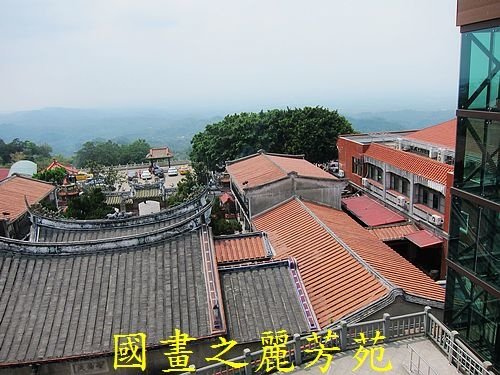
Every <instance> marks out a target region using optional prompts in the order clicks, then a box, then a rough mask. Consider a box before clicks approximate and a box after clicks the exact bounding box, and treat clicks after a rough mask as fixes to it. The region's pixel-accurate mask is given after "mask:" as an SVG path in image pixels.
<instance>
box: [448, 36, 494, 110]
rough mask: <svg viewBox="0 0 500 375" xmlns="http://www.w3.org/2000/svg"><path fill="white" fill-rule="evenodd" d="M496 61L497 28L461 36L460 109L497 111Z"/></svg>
mask: <svg viewBox="0 0 500 375" xmlns="http://www.w3.org/2000/svg"><path fill="white" fill-rule="evenodd" d="M498 60H500V29H499V28H491V29H483V30H478V31H473V32H468V33H463V34H462V56H461V66H460V85H459V95H458V101H459V103H458V105H459V108H461V109H475V110H483V111H500V95H499V87H500V71H499V70H498V66H497V64H498V63H497V61H498Z"/></svg>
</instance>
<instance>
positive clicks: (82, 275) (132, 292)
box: [0, 226, 225, 367]
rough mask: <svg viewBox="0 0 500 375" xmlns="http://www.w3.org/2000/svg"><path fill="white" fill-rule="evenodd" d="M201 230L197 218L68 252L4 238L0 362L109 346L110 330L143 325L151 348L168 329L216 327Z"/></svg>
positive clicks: (204, 331)
mask: <svg viewBox="0 0 500 375" xmlns="http://www.w3.org/2000/svg"><path fill="white" fill-rule="evenodd" d="M206 232H207V230H206V228H205V227H204V226H201V227H200V226H198V229H197V230H188V229H186V230H184V231H183V232H181V233H175V234H174V235H172V236H171V237H170V239H171V240H169V241H165V238H159V239H158V238H156V241H155V242H145V241H144V240H145V239H146V238H149V236H147V237H144V236H143V237H139V238H135V240H136V242H133V241H132V242H130V241H128V240H123V239H122V240H118V241H115V242H114V243H112V245H113V246H111V247H110V248H107V249H100V250H101V251H96V250H99V249H96V248H95V246H96V245H95V244H91V243H89V242H86V243H81V244H80V245H79V247H80V251H78V252H77V251H72V252H71V254H69V253H67V252H66V253H65V252H62V254H66V256H61V254H47V253H46V252H41V253H36V251H33V250H34V249H35V248H37V247H38V248H42V247H47V246H48V245H46V244H33V243H27V242H24V243H23V241H15V240H3V241H2V242H0V290H1V291H2V293H0V316H1V317H2V319H0V367H2V366H10V365H16V364H23V363H24V364H27V363H34V362H37V363H40V362H44V361H58V360H62V359H67V358H71V357H75V356H78V357H81V356H92V355H98V354H105V353H112V352H113V334H120V333H121V334H128V333H131V332H147V341H146V345H147V346H149V347H152V346H158V345H159V344H160V340H163V339H164V338H165V337H168V336H169V335H171V333H172V332H173V331H174V329H175V328H179V329H181V330H182V331H185V332H189V333H190V335H191V336H194V337H198V338H202V337H210V336H216V335H220V334H222V333H223V332H224V331H225V324H224V320H223V318H222V321H221V318H220V317H217V316H215V315H214V312H213V306H214V305H218V306H219V307H220V309H221V310H220V312H221V316H222V317H224V312H223V309H222V300H221V293H220V285H219V281H218V278H217V277H216V276H214V275H213V269H214V268H216V264H215V258H214V257H213V256H211V254H213V251H210V249H209V247H210V244H209V243H207V241H206V239H205V237H204V236H206V234H204V233H206ZM141 238H142V240H141ZM137 241H138V242H137ZM108 242H109V241H108ZM59 245H60V246H61V247H64V246H66V247H75V246H74V245H72V244H69V245H68V244H59Z"/></svg>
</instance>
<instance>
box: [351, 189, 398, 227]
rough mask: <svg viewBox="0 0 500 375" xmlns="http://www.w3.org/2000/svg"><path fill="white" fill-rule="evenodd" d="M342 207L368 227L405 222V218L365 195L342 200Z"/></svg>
mask: <svg viewBox="0 0 500 375" xmlns="http://www.w3.org/2000/svg"><path fill="white" fill-rule="evenodd" d="M342 206H343V207H345V209H346V210H347V211H349V212H351V213H352V214H353V215H354V216H356V217H357V218H358V219H359V220H361V221H362V222H363V223H365V224H366V225H367V226H369V227H376V226H379V225H384V224H391V223H398V222H402V221H405V218H404V217H403V216H402V215H400V214H398V213H397V212H394V211H392V210H390V209H388V208H387V207H384V206H382V205H381V204H380V203H378V202H377V201H376V200H375V199H372V198H370V197H369V196H367V195H361V196H359V197H358V196H353V197H348V198H342Z"/></svg>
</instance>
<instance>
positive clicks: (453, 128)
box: [404, 118, 457, 150]
mask: <svg viewBox="0 0 500 375" xmlns="http://www.w3.org/2000/svg"><path fill="white" fill-rule="evenodd" d="M404 138H407V139H414V140H417V141H421V142H425V143H431V144H433V145H436V146H441V147H443V146H444V147H446V148H449V149H451V150H454V149H455V145H456V142H457V119H456V118H454V119H451V120H448V121H445V122H442V123H440V124H437V125H434V126H429V127H428V128H424V129H421V130H417V131H416V132H413V133H411V134H409V135H407V136H405V137H404Z"/></svg>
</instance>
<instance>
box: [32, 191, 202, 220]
mask: <svg viewBox="0 0 500 375" xmlns="http://www.w3.org/2000/svg"><path fill="white" fill-rule="evenodd" d="M207 194H208V189H204V190H203V191H201V192H200V193H199V194H198V195H197V196H195V197H194V198H192V199H190V200H189V201H187V202H184V203H182V204H180V205H177V206H173V207H171V208H169V209H167V210H162V211H160V212H158V213H153V214H150V215H144V216H139V217H137V216H135V217H129V218H124V219H96V220H73V219H60V218H52V217H46V216H43V215H40V214H39V213H37V212H36V211H34V210H30V213H31V215H32V217H33V219H35V220H36V221H37V224H41V225H44V226H50V227H57V228H65V229H97V228H99V229H101V228H109V227H113V228H116V227H129V226H134V225H144V224H149V223H154V222H157V221H161V220H163V219H165V218H170V217H172V216H173V215H175V214H178V213H180V212H185V211H190V210H191V209H192V208H193V207H199V206H200V204H201V206H204V205H205V204H206V202H207Z"/></svg>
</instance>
